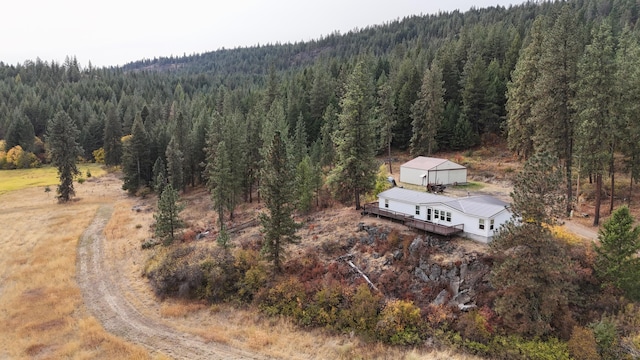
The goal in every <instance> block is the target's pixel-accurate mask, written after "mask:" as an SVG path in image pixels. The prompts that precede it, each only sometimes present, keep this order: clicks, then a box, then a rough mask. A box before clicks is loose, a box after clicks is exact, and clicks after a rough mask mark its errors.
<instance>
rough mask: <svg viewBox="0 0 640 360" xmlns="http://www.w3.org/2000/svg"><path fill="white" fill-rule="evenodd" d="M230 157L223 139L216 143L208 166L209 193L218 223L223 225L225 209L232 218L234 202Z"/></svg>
mask: <svg viewBox="0 0 640 360" xmlns="http://www.w3.org/2000/svg"><path fill="white" fill-rule="evenodd" d="M231 166H232V164H231V159H230V158H229V154H228V152H227V145H226V143H225V142H224V141H221V142H220V143H218V146H217V148H216V152H215V158H214V161H213V164H212V166H210V168H209V174H208V179H209V182H208V186H209V192H210V193H211V200H212V201H213V206H214V208H215V209H216V211H217V212H218V223H219V224H220V226H223V225H224V214H225V211H227V212H229V218H230V219H233V210H234V209H235V206H236V202H235V197H234V194H233V192H234V191H233V186H234V184H233V183H234V178H233V177H232V175H231Z"/></svg>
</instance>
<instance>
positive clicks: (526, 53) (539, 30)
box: [506, 17, 544, 159]
mask: <svg viewBox="0 0 640 360" xmlns="http://www.w3.org/2000/svg"><path fill="white" fill-rule="evenodd" d="M543 22H544V18H543V17H539V18H537V19H536V20H535V21H534V22H533V25H532V28H531V32H530V34H529V37H530V40H529V44H528V45H527V47H525V48H524V50H523V51H522V53H521V54H520V58H519V59H518V62H517V64H516V68H515V70H514V71H513V74H512V80H511V82H509V84H508V85H507V106H506V108H507V132H508V137H507V141H508V145H509V149H510V150H511V151H514V152H515V153H516V154H518V155H519V156H521V157H523V158H524V159H527V158H529V156H531V155H532V154H533V151H534V144H533V134H534V132H535V129H534V127H533V125H532V120H531V117H532V114H531V111H532V108H533V106H534V103H535V101H536V98H535V95H534V92H533V91H531V85H532V84H534V83H535V81H536V79H537V78H538V66H540V65H539V62H540V53H541V52H542V40H543Z"/></svg>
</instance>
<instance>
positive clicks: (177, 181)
mask: <svg viewBox="0 0 640 360" xmlns="http://www.w3.org/2000/svg"><path fill="white" fill-rule="evenodd" d="M165 155H166V157H167V173H168V175H169V183H170V184H171V186H173V188H174V189H176V190H177V189H182V188H183V187H184V173H183V165H184V155H183V154H182V151H180V149H179V148H178V143H177V141H176V138H175V137H174V136H172V137H171V140H170V141H169V146H167V151H166V153H165Z"/></svg>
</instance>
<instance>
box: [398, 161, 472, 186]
mask: <svg viewBox="0 0 640 360" xmlns="http://www.w3.org/2000/svg"><path fill="white" fill-rule="evenodd" d="M400 182H403V183H406V184H413V185H421V186H427V185H429V184H438V185H455V184H464V183H466V182H467V168H466V167H464V166H462V165H460V164H456V163H454V162H453V161H449V160H447V159H439V158H432V157H426V156H418V157H417V158H415V159H413V160H410V161H407V162H406V163H404V164H402V165H400Z"/></svg>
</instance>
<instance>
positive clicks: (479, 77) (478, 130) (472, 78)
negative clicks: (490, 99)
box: [458, 55, 489, 148]
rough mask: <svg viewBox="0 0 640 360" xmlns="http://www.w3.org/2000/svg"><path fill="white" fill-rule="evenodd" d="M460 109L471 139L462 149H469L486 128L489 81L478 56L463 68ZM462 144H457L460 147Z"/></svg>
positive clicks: (484, 66)
mask: <svg viewBox="0 0 640 360" xmlns="http://www.w3.org/2000/svg"><path fill="white" fill-rule="evenodd" d="M462 84H463V88H462V108H461V111H460V117H461V118H462V119H464V120H465V121H466V122H468V123H469V125H470V126H471V130H472V137H470V138H469V139H468V141H469V143H467V144H465V145H464V146H463V147H462V148H470V147H473V146H475V145H477V144H478V140H479V138H480V134H482V133H483V132H484V130H485V128H486V127H487V121H488V119H486V111H485V109H486V107H487V98H486V95H487V88H488V87H489V79H488V77H487V66H486V64H485V63H484V60H483V59H482V57H481V56H480V55H475V56H473V57H472V58H470V59H469V60H468V61H467V63H466V64H465V67H464V73H463V77H462ZM461 145H462V144H458V146H461Z"/></svg>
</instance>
